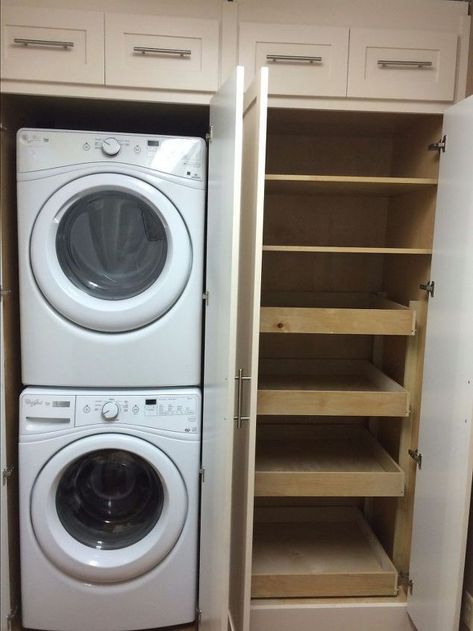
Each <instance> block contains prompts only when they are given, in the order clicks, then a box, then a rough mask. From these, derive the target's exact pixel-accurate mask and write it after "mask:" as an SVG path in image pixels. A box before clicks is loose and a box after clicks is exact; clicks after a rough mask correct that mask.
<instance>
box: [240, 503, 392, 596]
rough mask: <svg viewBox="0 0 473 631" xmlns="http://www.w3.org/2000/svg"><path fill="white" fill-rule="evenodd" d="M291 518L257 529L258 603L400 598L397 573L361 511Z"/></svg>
mask: <svg viewBox="0 0 473 631" xmlns="http://www.w3.org/2000/svg"><path fill="white" fill-rule="evenodd" d="M263 510H264V509H263ZM282 510H284V509H282ZM289 513H291V517H292V519H291V520H290V521H283V520H282V519H281V517H279V519H278V520H277V521H276V520H268V521H267V522H264V521H261V522H257V523H255V530H254V547H253V580H252V597H253V598H273V597H282V598H284V597H323V596H382V595H392V596H394V595H395V594H396V591H397V572H396V569H395V568H394V566H393V564H392V563H391V561H390V560H389V558H388V557H387V555H386V553H385V552H384V550H383V549H382V547H381V545H380V544H379V542H378V541H377V539H376V537H375V536H374V534H373V533H372V532H371V530H370V528H369V526H368V525H367V523H366V522H365V520H364V519H363V517H362V515H361V513H360V512H359V511H358V510H357V509H350V508H339V509H337V508H322V509H313V510H312V511H310V513H306V514H307V515H308V518H306V519H305V520H303V521H295V520H294V519H293V518H294V517H295V516H296V515H295V514H297V513H298V511H297V509H295V510H290V511H288V510H287V509H286V514H289ZM309 515H310V518H309Z"/></svg>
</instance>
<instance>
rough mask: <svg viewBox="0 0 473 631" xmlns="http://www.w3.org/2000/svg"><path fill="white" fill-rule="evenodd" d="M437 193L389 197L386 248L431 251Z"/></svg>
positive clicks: (431, 191) (424, 192)
mask: <svg viewBox="0 0 473 631" xmlns="http://www.w3.org/2000/svg"><path fill="white" fill-rule="evenodd" d="M435 204H436V190H435V189H429V190H426V191H416V192H415V193H409V194H407V195H397V196H396V197H391V198H390V199H389V202H388V211H387V222H386V238H385V242H384V245H385V246H386V247H399V246H401V247H405V248H432V241H433V234H434V219H435Z"/></svg>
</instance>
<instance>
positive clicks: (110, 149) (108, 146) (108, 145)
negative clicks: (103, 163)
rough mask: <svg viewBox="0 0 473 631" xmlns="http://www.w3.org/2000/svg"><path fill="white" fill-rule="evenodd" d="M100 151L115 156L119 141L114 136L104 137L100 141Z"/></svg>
mask: <svg viewBox="0 0 473 631" xmlns="http://www.w3.org/2000/svg"><path fill="white" fill-rule="evenodd" d="M102 151H103V152H104V154H105V155H107V156H116V155H117V153H118V152H119V151H120V143H119V142H118V140H117V139H116V138H105V140H104V141H103V142H102Z"/></svg>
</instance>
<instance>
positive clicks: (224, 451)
mask: <svg viewBox="0 0 473 631" xmlns="http://www.w3.org/2000/svg"><path fill="white" fill-rule="evenodd" d="M243 77H244V73H243V68H242V67H237V68H236V71H235V73H234V74H233V75H232V77H231V78H230V79H229V80H228V81H227V82H226V83H225V84H224V85H223V86H222V87H221V88H220V90H219V91H218V92H217V94H216V95H215V96H214V97H213V98H212V100H211V104H210V124H211V126H212V127H211V128H212V140H211V142H210V144H209V178H208V182H209V183H208V187H209V188H208V215H207V282H206V287H207V291H208V306H207V308H206V311H205V358H204V393H203V401H204V407H203V427H202V430H203V432H202V434H203V435H202V466H203V468H204V469H205V479H204V482H203V484H202V504H201V515H202V516H201V540H200V591H199V607H200V609H201V612H202V620H201V629H204V630H205V631H227V618H228V596H229V576H230V527H231V508H232V507H231V490H232V454H233V431H234V429H233V428H234V424H235V423H234V420H233V417H234V395H235V378H234V375H235V359H236V334H237V303H238V241H239V231H240V188H241V153H242V118H243Z"/></svg>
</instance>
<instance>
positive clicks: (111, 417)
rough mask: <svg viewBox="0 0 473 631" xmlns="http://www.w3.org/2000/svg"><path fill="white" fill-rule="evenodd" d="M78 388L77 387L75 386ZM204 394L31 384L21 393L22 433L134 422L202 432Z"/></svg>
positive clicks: (152, 426)
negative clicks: (46, 387) (35, 386)
mask: <svg viewBox="0 0 473 631" xmlns="http://www.w3.org/2000/svg"><path fill="white" fill-rule="evenodd" d="M76 392H77V391H76ZM200 418H201V394H200V391H199V390H198V389H197V388H193V389H185V390H172V389H170V390H159V391H145V392H140V393H137V391H120V392H110V391H95V392H92V391H81V392H80V393H77V394H71V393H70V392H69V391H66V390H62V389H57V390H52V391H49V392H45V390H39V389H38V390H36V389H35V390H33V389H30V388H28V389H27V390H25V391H24V392H23V394H22V395H21V398H20V419H21V427H20V433H23V434H31V433H43V432H52V431H57V430H64V429H72V428H74V427H76V428H80V427H84V428H85V427H87V426H93V425H96V426H97V425H101V426H109V427H110V426H120V425H128V426H130V425H133V426H135V427H136V428H139V427H143V428H151V429H156V430H164V431H168V432H173V433H174V432H177V433H182V434H188V435H192V436H193V437H194V438H195V437H197V436H199V435H200Z"/></svg>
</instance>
